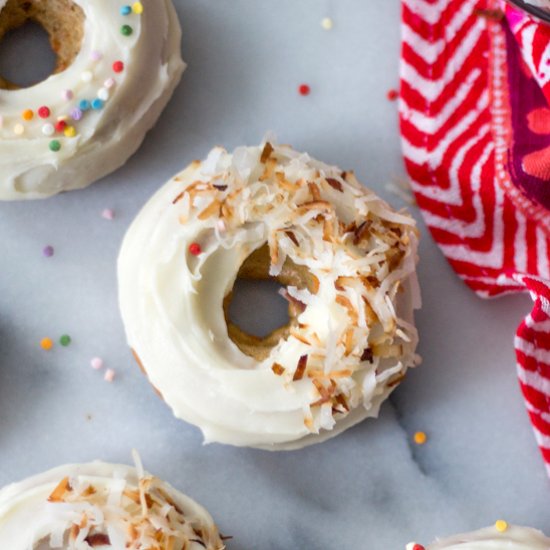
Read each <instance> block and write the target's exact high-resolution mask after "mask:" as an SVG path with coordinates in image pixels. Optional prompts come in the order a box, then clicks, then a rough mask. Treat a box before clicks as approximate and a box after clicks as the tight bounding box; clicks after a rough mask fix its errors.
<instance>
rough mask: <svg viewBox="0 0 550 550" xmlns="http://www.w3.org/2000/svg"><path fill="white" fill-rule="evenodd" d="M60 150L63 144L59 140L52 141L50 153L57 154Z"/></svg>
mask: <svg viewBox="0 0 550 550" xmlns="http://www.w3.org/2000/svg"><path fill="white" fill-rule="evenodd" d="M60 150H61V142H59V141H58V140H57V139H52V141H50V151H53V152H54V153H57V152H58V151H60Z"/></svg>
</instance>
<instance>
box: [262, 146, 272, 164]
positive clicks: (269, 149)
mask: <svg viewBox="0 0 550 550" xmlns="http://www.w3.org/2000/svg"><path fill="white" fill-rule="evenodd" d="M273 151H274V149H273V145H271V143H269V141H268V142H267V143H266V144H265V145H264V148H263V151H262V155H261V157H260V162H261V163H262V164H265V163H266V162H267V159H268V158H269V157H270V156H271V153H273Z"/></svg>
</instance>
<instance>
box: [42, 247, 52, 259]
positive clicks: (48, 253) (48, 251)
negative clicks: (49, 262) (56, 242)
mask: <svg viewBox="0 0 550 550" xmlns="http://www.w3.org/2000/svg"><path fill="white" fill-rule="evenodd" d="M42 254H44V256H46V258H51V257H52V256H53V246H50V245H48V246H45V247H44V250H42Z"/></svg>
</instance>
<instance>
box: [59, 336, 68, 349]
mask: <svg viewBox="0 0 550 550" xmlns="http://www.w3.org/2000/svg"><path fill="white" fill-rule="evenodd" d="M59 343H60V344H61V345H62V346H65V347H67V346H68V345H69V344H70V343H71V337H70V336H69V335H68V334H64V335H63V336H62V337H61V338H60V339H59Z"/></svg>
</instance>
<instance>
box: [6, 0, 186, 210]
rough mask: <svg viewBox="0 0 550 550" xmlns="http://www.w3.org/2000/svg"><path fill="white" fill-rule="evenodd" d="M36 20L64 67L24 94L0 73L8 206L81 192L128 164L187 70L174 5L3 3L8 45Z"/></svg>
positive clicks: (149, 1) (166, 0)
mask: <svg viewBox="0 0 550 550" xmlns="http://www.w3.org/2000/svg"><path fill="white" fill-rule="evenodd" d="M28 20H34V21H37V22H38V23H39V24H41V25H42V26H43V27H44V28H45V29H46V31H47V32H48V34H49V36H50V42H51V45H52V48H53V49H54V51H55V52H56V54H57V65H56V68H55V71H54V74H52V75H51V76H50V77H49V78H47V79H46V80H44V81H43V82H39V83H37V84H35V85H33V86H31V87H29V88H25V89H19V88H18V87H17V85H16V84H14V83H13V82H9V81H8V80H6V79H5V78H3V77H1V75H0V200H14V199H35V198H43V197H48V196H51V195H54V194H56V193H59V192H60V191H68V190H71V189H79V188H82V187H85V186H87V185H89V184H90V183H92V182H93V181H95V180H97V179H99V178H101V177H102V176H105V175H106V174H108V173H110V172H112V171H113V170H115V169H116V168H118V167H119V166H121V165H122V164H124V163H125V162H126V160H127V159H128V157H130V155H132V154H133V153H134V152H135V151H136V149H137V148H138V147H139V145H140V144H141V142H142V140H143V138H144V136H145V133H146V132H147V131H148V130H149V129H150V128H151V127H152V126H153V124H154V123H155V122H156V120H157V118H158V117H159V115H160V113H161V111H162V109H163V108H164V107H165V105H166V103H167V102H168V100H169V99H170V97H171V95H172V92H173V91H174V88H175V86H176V84H177V83H178V81H179V79H180V76H181V74H182V71H183V69H184V67H185V65H184V63H183V62H182V60H181V54H180V42H181V30H180V26H179V22H178V18H177V15H176V13H175V10H174V7H173V6H172V2H171V0H141V1H138V2H130V4H128V0H48V1H43V0H25V1H23V0H0V39H1V38H2V37H3V36H4V34H5V33H6V32H7V31H9V30H11V29H13V28H16V27H18V26H20V25H22V24H23V23H25V22H26V21H28ZM16 62H17V60H14V63H16Z"/></svg>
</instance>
